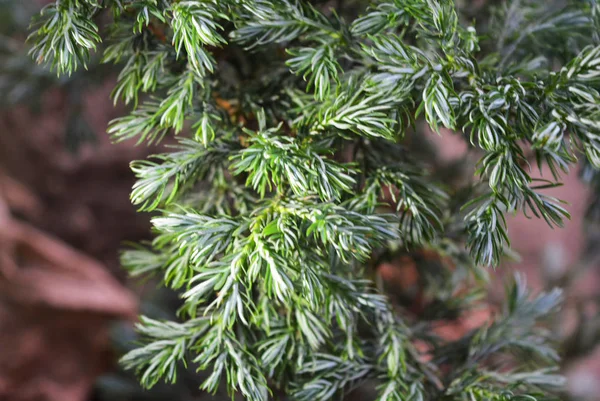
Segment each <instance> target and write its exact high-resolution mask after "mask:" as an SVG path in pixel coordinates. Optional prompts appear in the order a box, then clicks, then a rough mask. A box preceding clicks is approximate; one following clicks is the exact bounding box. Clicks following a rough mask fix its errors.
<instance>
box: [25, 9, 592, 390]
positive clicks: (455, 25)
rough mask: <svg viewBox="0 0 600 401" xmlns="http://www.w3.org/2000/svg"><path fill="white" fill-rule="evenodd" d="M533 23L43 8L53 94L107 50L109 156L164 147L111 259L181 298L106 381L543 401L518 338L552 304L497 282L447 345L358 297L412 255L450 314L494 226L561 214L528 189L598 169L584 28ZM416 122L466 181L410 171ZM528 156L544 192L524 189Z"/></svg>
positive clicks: (534, 330)
mask: <svg viewBox="0 0 600 401" xmlns="http://www.w3.org/2000/svg"><path fill="white" fill-rule="evenodd" d="M317 3H319V4H317ZM338 3H340V4H342V3H344V1H341V2H338ZM359 3H360V4H359ZM363 3H364V4H363ZM551 3H552V5H551V6H546V3H544V2H541V1H535V0H527V1H509V2H507V3H506V4H504V5H501V6H495V5H492V4H488V3H486V4H485V5H484V7H485V11H486V12H485V13H484V14H485V17H484V21H483V23H482V24H480V26H477V27H475V26H471V25H466V24H464V23H463V21H465V20H467V19H465V18H463V17H464V16H463V15H462V12H464V10H457V7H456V4H455V2H454V1H451V0H440V1H432V0H409V1H400V0H382V1H376V2H372V3H368V2H360V1H359V2H357V4H359V5H362V12H361V13H360V15H359V16H358V17H356V15H355V13H353V11H348V10H349V9H348V8H341V9H340V10H337V11H336V10H332V9H328V8H327V7H325V6H323V5H321V4H320V2H310V3H309V2H306V1H303V0H293V1H292V0H256V1H236V0H224V1H211V0H208V1H197V0H189V1H163V0H130V1H111V2H96V1H92V0H57V1H56V2H54V3H53V4H51V5H50V6H48V7H47V8H46V9H45V10H44V11H43V12H42V13H41V20H40V25H38V26H37V29H36V30H35V31H34V32H33V33H32V35H31V37H30V38H31V39H30V40H31V42H32V50H31V52H32V54H33V56H34V58H35V59H36V60H37V61H38V62H40V63H48V64H50V66H51V67H52V68H54V69H56V71H57V72H58V73H59V74H64V73H68V74H70V73H72V72H73V71H74V70H75V69H76V68H77V67H79V66H81V65H83V66H85V65H86V63H89V62H91V61H90V60H91V54H92V52H93V51H94V50H95V49H96V47H97V45H98V44H99V43H100V42H101V40H102V39H103V37H104V36H108V37H109V40H110V44H109V45H108V46H107V47H106V49H105V51H104V57H103V61H104V62H111V63H115V64H117V65H120V66H121V67H120V68H121V72H120V74H119V75H118V78H117V83H116V86H115V90H114V92H113V99H114V100H115V101H123V102H124V103H126V104H128V105H130V106H131V107H132V110H131V111H130V113H128V114H127V115H125V116H123V117H119V118H117V119H115V120H114V121H113V122H112V123H111V124H110V126H109V129H108V131H109V133H110V134H111V136H112V137H113V139H114V140H116V141H122V140H128V139H133V138H135V139H137V140H138V142H140V143H141V142H144V141H147V142H149V143H157V142H160V141H161V140H163V139H164V138H165V137H166V136H167V135H168V134H169V133H173V134H179V135H181V136H184V138H183V139H181V140H180V143H179V146H177V147H176V148H175V149H171V150H167V152H166V153H163V154H159V155H157V156H154V157H153V158H152V159H149V160H146V161H136V162H133V163H132V165H131V166H132V169H133V171H134V173H135V175H136V178H137V179H138V181H137V183H136V184H135V185H134V188H133V191H132V194H131V199H132V202H133V203H134V204H135V205H137V206H138V207H139V208H140V210H144V211H155V213H157V215H156V216H155V217H153V219H152V223H153V226H154V229H155V231H156V234H157V235H156V238H155V239H154V241H152V242H151V243H150V244H147V245H146V246H145V247H139V248H136V249H132V250H129V251H126V252H124V254H123V258H122V260H123V264H124V265H125V267H126V268H128V269H129V270H130V271H131V273H132V274H134V275H139V274H144V273H154V274H155V275H157V276H158V277H160V278H161V279H162V281H163V283H164V284H165V285H167V286H170V287H172V288H174V289H178V290H181V293H182V295H181V297H182V304H183V306H182V307H181V310H180V311H179V312H180V313H179V316H180V318H181V319H182V321H183V322H182V323H174V322H161V321H156V320H152V319H149V318H144V319H142V320H141V322H140V325H139V331H140V334H141V337H142V342H143V344H142V347H141V348H139V349H138V350H136V351H133V352H131V353H129V354H127V355H126V356H125V357H124V359H123V362H124V364H125V365H126V366H127V367H129V368H131V369H135V370H137V371H138V373H139V374H140V377H141V381H142V384H144V385H145V386H148V387H149V386H152V385H153V384H155V383H157V382H158V381H159V380H161V379H164V380H167V381H171V382H172V381H174V380H175V379H176V366H177V365H178V364H180V363H186V361H187V363H190V362H193V363H194V364H196V366H198V368H199V370H200V371H205V374H206V379H205V381H204V383H203V384H202V388H203V389H204V390H207V391H210V392H215V391H216V390H217V389H218V388H219V386H221V385H223V386H225V387H226V388H227V389H228V390H229V391H230V392H232V393H236V392H239V393H241V394H242V395H243V396H244V397H245V398H247V399H249V400H253V401H262V400H266V399H268V398H269V397H271V394H272V392H273V391H274V390H275V389H277V390H278V391H281V392H283V393H285V394H287V395H288V396H290V397H291V398H293V399H299V400H309V399H310V400H313V399H316V400H330V399H334V398H336V397H340V396H342V395H343V394H345V393H347V392H349V391H351V390H352V389H355V388H358V387H361V386H363V387H364V386H371V387H373V388H374V389H375V391H376V392H377V394H378V395H377V397H378V398H377V399H379V400H437V399H448V400H470V401H473V400H475V401H483V400H512V399H514V400H523V399H528V400H535V399H548V397H550V395H551V394H552V388H551V387H552V386H551V384H552V381H554V380H557V376H554V374H553V373H551V371H550V370H548V369H549V368H551V367H552V366H553V364H555V363H556V359H557V358H556V354H555V353H554V352H553V351H552V348H551V347H550V343H551V336H550V335H549V333H548V332H545V331H544V330H541V329H540V328H539V325H538V323H539V322H538V321H539V320H540V319H541V317H542V316H543V315H545V314H547V313H550V312H551V311H552V310H553V309H554V308H555V307H556V305H557V303H558V300H559V295H558V293H556V292H551V293H548V294H545V295H540V296H538V297H537V298H531V297H530V296H529V295H528V293H527V291H526V289H525V284H524V282H523V281H522V280H521V279H517V280H516V281H515V283H514V284H513V286H512V287H510V288H511V289H510V290H509V291H508V295H507V302H508V304H507V307H506V309H505V312H504V313H503V314H501V315H500V316H495V317H494V318H493V321H492V322H490V323H489V324H487V325H485V326H484V327H482V328H481V329H479V330H477V331H475V332H472V333H467V334H465V335H464V336H463V337H462V338H461V339H460V340H458V341H445V340H443V339H439V338H432V335H431V323H430V322H428V321H427V320H425V319H424V320H422V321H418V317H419V316H417V317H415V316H410V313H409V312H407V311H405V310H397V308H394V306H393V305H392V303H391V301H390V300H389V299H388V298H387V297H386V296H384V295H381V294H380V293H378V291H377V290H376V289H375V286H374V284H373V283H372V281H371V280H370V279H371V278H372V276H371V273H372V270H373V266H376V265H377V264H379V263H380V262H381V261H384V260H386V258H390V257H393V256H394V255H396V254H398V253H399V252H401V250H402V249H409V250H420V249H423V248H426V249H433V250H436V251H437V252H438V253H439V254H440V260H442V261H443V264H444V263H447V264H449V265H451V266H452V267H451V268H449V267H448V266H447V265H445V264H444V269H442V270H443V272H444V273H443V274H441V273H440V272H439V271H438V274H441V275H442V277H444V280H442V281H444V283H442V284H440V283H438V282H436V281H435V280H434V279H432V277H431V275H429V274H428V273H427V272H426V271H423V272H422V276H421V277H420V282H421V284H422V285H424V286H431V287H427V288H426V291H425V292H426V293H432V292H433V293H435V292H436V290H438V289H439V290H440V293H439V294H438V295H439V297H440V299H444V300H445V301H447V302H446V303H447V304H448V305H446V306H447V307H448V309H451V308H450V303H451V302H450V300H452V301H453V302H452V305H454V306H455V307H456V305H460V306H461V307H469V306H471V305H472V303H474V302H476V301H475V298H474V297H473V298H472V297H471V296H470V295H465V296H456V295H455V294H458V293H460V294H463V293H464V291H463V292H461V291H462V290H463V287H462V285H463V284H464V283H465V282H467V281H469V282H470V278H474V281H475V282H480V281H482V277H485V276H486V275H485V274H484V272H483V270H481V269H482V268H485V267H487V266H489V265H494V266H495V265H498V264H500V263H501V261H502V257H503V255H504V253H505V250H506V249H507V248H508V247H509V245H510V243H509V237H508V228H507V220H506V217H505V216H506V214H507V213H524V214H525V215H527V216H529V217H536V218H542V219H544V220H545V221H546V222H547V223H548V224H549V225H551V226H561V225H562V224H563V221H564V219H565V218H568V217H569V214H568V212H567V210H566V209H565V208H563V207H562V206H561V204H562V202H561V201H560V200H558V199H554V198H552V197H550V196H548V195H546V194H545V193H544V190H545V189H547V188H550V187H553V186H556V185H559V184H560V179H561V174H563V173H565V172H568V171H569V169H570V168H571V167H572V166H573V165H574V164H575V163H576V161H577V160H578V158H582V159H584V160H586V162H587V163H588V167H589V168H590V169H592V170H593V169H595V168H598V167H600V143H599V140H598V138H599V135H600V111H599V109H598V104H600V42H598V35H597V32H596V31H597V28H598V26H599V25H598V15H600V14H599V12H598V5H596V4H594V3H593V2H577V1H564V2H551ZM555 3H556V4H555ZM105 9H107V10H109V11H112V16H113V22H111V23H110V24H109V29H108V34H107V35H105V33H104V32H101V33H99V30H98V28H97V27H96V24H95V22H94V18H95V17H96V15H97V14H99V13H102V12H103V10H105ZM517 17H518V18H517ZM486 27H487V28H486ZM481 29H483V30H481ZM555 67H557V68H555ZM424 126H426V127H428V128H429V129H431V130H433V131H435V132H437V133H439V134H440V135H449V133H448V131H450V130H452V131H455V132H456V133H457V134H458V135H460V136H462V137H463V138H464V139H465V141H466V142H467V143H468V146H470V148H471V152H472V153H473V154H475V155H477V156H478V157H479V159H480V160H479V163H478V167H477V171H476V176H477V177H478V183H477V184H475V185H473V186H472V187H471V188H464V182H463V184H462V185H463V187H461V188H453V187H452V186H451V185H450V184H449V183H446V182H436V180H437V179H436V176H435V175H434V174H433V173H432V170H434V167H435V165H436V160H416V158H415V157H414V155H413V153H417V154H419V152H423V151H425V150H424V149H420V148H419V145H418V143H422V142H418V140H419V139H420V138H421V137H423V133H424V129H423V127H424ZM415 142H416V143H417V145H414V143H415ZM411 146H412V147H411ZM533 159H535V160H536V161H537V163H538V165H539V166H540V168H543V167H544V166H548V167H549V169H550V171H551V173H552V180H550V181H540V180H535V179H533V178H532V172H531V163H532V161H533ZM446 184H447V185H446ZM464 193H467V194H468V196H467V197H466V198H465V197H464V196H462V195H461V194H464ZM461 206H462V208H461ZM440 263H442V262H440ZM438 270H439V269H438ZM420 273H421V272H420ZM426 273H427V274H426ZM446 278H447V280H446ZM436 285H437V287H436ZM442 289H443V291H442ZM427 291H429V292H427ZM469 294H471V293H469ZM427 307H431V305H429V306H427ZM424 313H425V312H424ZM415 320H417V322H416V323H415V324H413V322H414V321H415ZM417 344H420V345H423V346H424V349H425V351H417V346H416V345H417ZM421 348H422V347H421ZM525 352H528V353H531V354H534V355H535V357H534V358H529V359H528V360H527V361H526V363H524V362H523V360H522V359H519V355H521V354H523V353H525ZM511 353H512V354H511ZM509 354H510V355H509ZM509 356H510V358H509ZM507 359H510V364H511V365H510V369H508V370H507V369H506V366H499V365H498V364H496V363H494V361H497V360H502V361H506V360H507ZM447 366H451V367H452V369H450V373H447V372H448V371H449V369H447ZM538 394H542V395H541V396H538Z"/></svg>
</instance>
